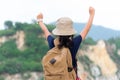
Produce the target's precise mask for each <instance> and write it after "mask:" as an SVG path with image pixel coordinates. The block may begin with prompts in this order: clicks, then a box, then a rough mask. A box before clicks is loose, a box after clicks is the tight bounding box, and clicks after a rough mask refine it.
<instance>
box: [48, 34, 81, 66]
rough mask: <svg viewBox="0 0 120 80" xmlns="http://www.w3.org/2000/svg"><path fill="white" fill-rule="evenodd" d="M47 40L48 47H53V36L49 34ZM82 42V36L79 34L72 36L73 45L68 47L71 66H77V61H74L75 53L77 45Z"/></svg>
mask: <svg viewBox="0 0 120 80" xmlns="http://www.w3.org/2000/svg"><path fill="white" fill-rule="evenodd" d="M47 41H48V45H49V48H50V49H51V48H53V47H54V37H53V36H51V35H49V36H48V38H47ZM81 42H82V37H81V35H78V36H76V37H74V38H73V47H72V48H70V52H71V56H72V64H73V67H74V68H75V67H76V66H77V63H76V54H77V51H78V49H79V46H80V44H81Z"/></svg>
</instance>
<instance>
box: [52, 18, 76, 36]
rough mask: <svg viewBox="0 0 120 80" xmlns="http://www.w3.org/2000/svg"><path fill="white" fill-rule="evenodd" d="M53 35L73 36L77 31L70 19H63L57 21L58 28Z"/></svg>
mask: <svg viewBox="0 0 120 80" xmlns="http://www.w3.org/2000/svg"><path fill="white" fill-rule="evenodd" d="M52 33H53V34H54V35H62V36H64V35H65V36H66V35H73V34H75V33H76V31H75V30H74V28H73V22H72V20H71V19H70V18H68V17H62V18H60V19H58V20H57V22H56V28H55V29H53V31H52Z"/></svg>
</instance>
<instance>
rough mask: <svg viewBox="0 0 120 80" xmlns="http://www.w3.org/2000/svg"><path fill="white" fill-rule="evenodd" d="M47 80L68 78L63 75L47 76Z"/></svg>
mask: <svg viewBox="0 0 120 80" xmlns="http://www.w3.org/2000/svg"><path fill="white" fill-rule="evenodd" d="M45 80H66V79H65V76H63V75H54V76H53V75H52V76H45Z"/></svg>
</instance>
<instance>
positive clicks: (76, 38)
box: [73, 34, 82, 41]
mask: <svg viewBox="0 0 120 80" xmlns="http://www.w3.org/2000/svg"><path fill="white" fill-rule="evenodd" d="M73 41H82V36H81V35H80V34H79V35H75V37H74V38H73Z"/></svg>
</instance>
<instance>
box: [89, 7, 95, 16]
mask: <svg viewBox="0 0 120 80" xmlns="http://www.w3.org/2000/svg"><path fill="white" fill-rule="evenodd" d="M89 14H90V15H94V14H95V9H94V8H93V7H89Z"/></svg>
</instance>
